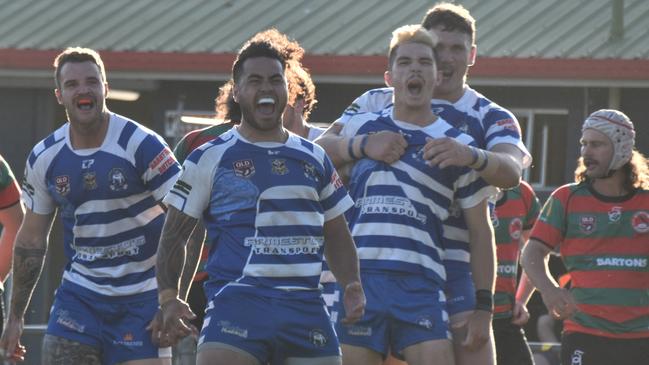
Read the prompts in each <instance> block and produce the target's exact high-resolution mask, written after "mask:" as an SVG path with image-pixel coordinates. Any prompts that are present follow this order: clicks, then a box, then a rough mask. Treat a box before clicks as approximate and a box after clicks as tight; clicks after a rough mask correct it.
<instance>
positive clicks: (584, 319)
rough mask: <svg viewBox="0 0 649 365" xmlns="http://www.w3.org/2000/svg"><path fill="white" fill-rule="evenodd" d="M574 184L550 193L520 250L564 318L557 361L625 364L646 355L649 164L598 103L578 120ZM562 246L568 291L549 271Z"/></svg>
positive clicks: (552, 308)
mask: <svg viewBox="0 0 649 365" xmlns="http://www.w3.org/2000/svg"><path fill="white" fill-rule="evenodd" d="M580 143H581V158H580V160H579V166H578V167H577V170H576V171H575V183H573V184H568V185H564V186H562V187H560V188H558V189H557V190H555V191H554V192H553V193H552V196H550V198H549V199H548V201H547V202H546V204H545V206H544V207H543V211H542V212H541V216H540V218H539V220H537V222H536V224H535V225H534V228H533V229H532V233H531V238H530V242H529V243H528V244H527V246H526V248H525V249H524V251H523V259H522V263H523V268H524V269H525V272H526V273H527V275H528V277H529V278H530V279H531V280H532V282H533V283H534V285H535V286H536V287H537V288H538V289H539V291H540V292H541V295H542V297H543V301H544V302H545V305H546V306H547V307H548V312H549V313H551V314H552V315H553V316H554V317H555V318H557V319H565V321H564V333H563V337H562V340H561V362H562V363H563V364H581V365H604V364H607V365H608V364H617V365H630V364H637V363H638V361H641V360H640V359H648V358H649V306H647V303H649V292H647V287H648V279H649V276H648V275H647V274H648V272H649V271H648V270H649V264H648V259H649V245H647V242H649V169H648V168H647V158H646V157H645V156H643V155H642V154H641V153H640V152H638V151H637V150H635V149H634V144H635V130H634V128H633V123H632V122H631V120H630V119H629V117H627V116H626V115H624V114H623V113H622V112H619V111H617V110H598V111H596V112H594V113H593V114H591V115H590V116H588V118H586V121H585V122H584V124H583V127H582V136H581V140H580ZM555 247H559V248H560V250H561V259H562V260H563V262H564V264H565V266H566V269H567V271H568V272H569V273H570V277H571V278H572V285H571V289H570V290H566V289H562V288H560V287H559V286H558V285H557V283H556V282H555V281H554V280H553V279H552V277H551V276H550V273H549V270H548V268H547V265H546V264H545V263H546V260H545V259H546V258H547V256H548V254H549V253H550V252H551V251H552V250H553V249H554V248H555Z"/></svg>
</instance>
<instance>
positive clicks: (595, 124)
mask: <svg viewBox="0 0 649 365" xmlns="http://www.w3.org/2000/svg"><path fill="white" fill-rule="evenodd" d="M588 128H591V129H594V130H596V131H598V132H601V133H603V134H604V135H606V136H607V137H608V138H609V139H610V140H611V142H613V159H611V164H610V165H609V167H608V169H609V171H613V170H617V169H619V168H620V167H622V166H624V164H626V163H627V162H629V161H630V160H631V154H632V153H633V146H634V145H635V129H634V128H633V122H631V120H630V119H629V117H627V116H626V115H625V114H624V113H622V112H620V111H617V110H613V109H601V110H598V111H596V112H594V113H593V114H591V115H589V116H588V118H586V120H585V121H584V125H583V126H582V127H581V131H582V132H583V131H584V130H586V129H588Z"/></svg>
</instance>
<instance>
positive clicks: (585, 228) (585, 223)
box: [579, 215, 597, 234]
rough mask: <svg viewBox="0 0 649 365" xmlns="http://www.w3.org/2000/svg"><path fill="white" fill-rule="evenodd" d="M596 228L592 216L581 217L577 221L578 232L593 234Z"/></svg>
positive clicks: (595, 221) (595, 222)
mask: <svg viewBox="0 0 649 365" xmlns="http://www.w3.org/2000/svg"><path fill="white" fill-rule="evenodd" d="M596 228H597V219H596V218H595V217H594V216H592V215H587V216H582V217H580V220H579V230H580V231H581V232H582V233H585V234H591V233H593V232H595V229H596Z"/></svg>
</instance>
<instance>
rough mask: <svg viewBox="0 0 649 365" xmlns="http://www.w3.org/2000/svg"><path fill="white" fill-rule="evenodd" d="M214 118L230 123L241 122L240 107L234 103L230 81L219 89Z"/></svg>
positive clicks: (232, 85)
mask: <svg viewBox="0 0 649 365" xmlns="http://www.w3.org/2000/svg"><path fill="white" fill-rule="evenodd" d="M216 117H217V118H218V119H223V120H226V121H231V122H240V121H241V107H239V104H238V103H237V102H236V101H234V81H233V80H232V79H230V80H228V82H226V83H225V84H223V86H221V87H220V88H219V95H218V96H217V97H216Z"/></svg>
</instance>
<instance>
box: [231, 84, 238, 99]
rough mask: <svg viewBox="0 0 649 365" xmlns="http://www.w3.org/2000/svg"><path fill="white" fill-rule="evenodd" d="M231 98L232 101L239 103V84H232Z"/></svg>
mask: <svg viewBox="0 0 649 365" xmlns="http://www.w3.org/2000/svg"><path fill="white" fill-rule="evenodd" d="M232 99H234V102H235V103H237V104H239V86H237V84H236V83H234V85H233V86H232Z"/></svg>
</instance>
